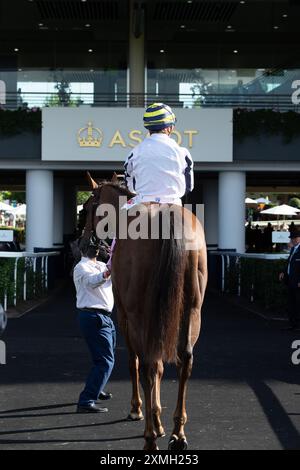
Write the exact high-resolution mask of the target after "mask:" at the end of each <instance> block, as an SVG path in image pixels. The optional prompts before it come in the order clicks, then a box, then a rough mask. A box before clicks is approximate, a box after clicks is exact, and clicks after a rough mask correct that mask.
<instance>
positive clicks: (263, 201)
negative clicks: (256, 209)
mask: <svg viewBox="0 0 300 470" xmlns="http://www.w3.org/2000/svg"><path fill="white" fill-rule="evenodd" d="M256 202H257V203H258V204H271V201H270V199H269V198H268V196H267V197H259V198H258V199H256Z"/></svg>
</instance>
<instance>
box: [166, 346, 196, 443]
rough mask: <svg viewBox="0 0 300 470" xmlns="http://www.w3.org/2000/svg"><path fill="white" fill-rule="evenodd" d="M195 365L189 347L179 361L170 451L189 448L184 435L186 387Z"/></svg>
mask: <svg viewBox="0 0 300 470" xmlns="http://www.w3.org/2000/svg"><path fill="white" fill-rule="evenodd" d="M192 364H193V353H192V347H187V348H186V349H185V351H184V352H182V353H179V361H178V363H177V370H178V376H179V388H178V398H177V405H176V409H175V412H174V416H173V418H174V428H173V431H172V434H171V437H170V440H169V446H168V449H169V450H174V451H180V450H185V449H187V447H188V443H187V440H186V437H185V433H184V425H185V424H186V422H187V414H186V406H185V402H186V387H187V381H188V378H189V377H190V375H191V371H192Z"/></svg>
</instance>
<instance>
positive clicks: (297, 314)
mask: <svg viewBox="0 0 300 470" xmlns="http://www.w3.org/2000/svg"><path fill="white" fill-rule="evenodd" d="M288 317H289V321H290V324H291V326H298V325H300V288H299V287H290V286H289V287H288Z"/></svg>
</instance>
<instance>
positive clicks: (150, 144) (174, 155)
mask: <svg viewBox="0 0 300 470" xmlns="http://www.w3.org/2000/svg"><path fill="white" fill-rule="evenodd" d="M124 168H125V178H126V183H127V187H128V189H129V190H130V191H132V192H133V193H136V194H138V195H139V196H140V197H141V198H142V199H143V200H144V201H146V200H148V201H149V200H153V201H157V202H162V203H164V202H170V203H172V202H174V203H176V202H175V201H178V199H180V198H181V197H182V196H183V195H184V194H186V193H188V192H190V191H192V190H193V187H194V173H193V160H192V157H191V154H190V152H189V151H188V150H187V149H186V148H184V147H180V146H179V145H178V144H177V143H176V142H175V140H173V139H172V138H170V137H169V136H168V135H166V134H164V133H158V134H157V133H155V134H152V135H151V136H149V137H146V138H145V140H144V141H143V142H141V143H140V144H139V145H137V146H136V147H135V148H134V149H133V150H132V152H131V154H130V155H129V156H128V157H127V159H126V162H125V165H124Z"/></svg>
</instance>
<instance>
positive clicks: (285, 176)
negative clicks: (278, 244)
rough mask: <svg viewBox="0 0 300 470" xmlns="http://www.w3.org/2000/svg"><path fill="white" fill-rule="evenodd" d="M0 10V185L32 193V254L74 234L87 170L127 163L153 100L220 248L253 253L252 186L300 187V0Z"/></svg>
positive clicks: (8, 5) (4, 5) (32, 4)
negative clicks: (163, 110)
mask: <svg viewBox="0 0 300 470" xmlns="http://www.w3.org/2000/svg"><path fill="white" fill-rule="evenodd" d="M0 5H1V16H0V18H1V19H0V34H1V41H0V102H1V110H0V187H1V188H2V189H12V188H16V189H25V190H26V199H27V226H26V240H27V249H28V250H33V249H34V248H50V247H52V246H53V244H60V243H62V242H63V238H64V235H66V234H71V233H72V232H73V231H74V229H75V224H76V191H77V190H78V189H81V190H83V189H87V187H86V183H85V171H86V170H89V171H91V172H92V174H93V176H94V177H95V178H97V177H98V178H101V177H109V176H110V175H111V173H112V172H113V171H114V170H117V171H120V170H122V167H123V161H124V160H125V158H126V156H127V154H128V153H129V152H130V149H131V148H132V147H133V146H134V145H136V144H137V143H138V142H139V141H140V140H141V139H142V138H143V137H144V136H145V130H144V129H143V126H142V115H143V110H144V107H145V106H146V105H147V104H148V103H151V102H154V101H162V102H166V103H167V104H169V105H170V106H172V107H173V108H174V111H175V114H176V115H177V118H178V125H177V127H176V132H175V134H174V136H173V138H175V139H176V140H177V141H178V142H179V143H181V144H182V145H183V146H186V147H187V148H189V150H190V152H191V154H192V156H193V158H194V161H195V190H194V192H193V193H192V195H191V196H190V199H189V202H193V203H204V205H205V232H206V238H207V243H208V246H209V247H210V248H218V249H222V250H228V249H234V250H236V251H238V252H243V251H244V250H245V233H244V232H245V227H244V226H245V204H244V200H245V194H246V190H248V191H250V190H265V191H267V190H271V189H272V191H276V190H278V191H282V192H284V191H285V190H286V191H295V192H300V184H299V177H300V165H299V160H300V152H299V149H300V126H299V124H300V122H299V113H298V111H299V102H300V98H299V97H300V92H299V90H300V59H299V57H300V56H299V50H300V44H299V42H300V39H299V34H298V24H299V22H298V20H299V19H300V6H299V5H298V3H297V2H294V1H288V0H286V1H261V2H258V1H251V0H247V1H238V0H237V1H225V0H224V1H223V0H216V1H215V0H211V1H202V0H189V1H186V0H152V1H150V0H148V1H147V0H143V1H142V0H141V1H139V0H135V1H134V0H111V1H108V0H86V1H82V0H61V1H58V0H33V1H29V0H18V1H12V0H10V1H8V0H2V1H1V3H0ZM15 9H18V15H17V18H16V15H14V14H13V13H14V11H15Z"/></svg>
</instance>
